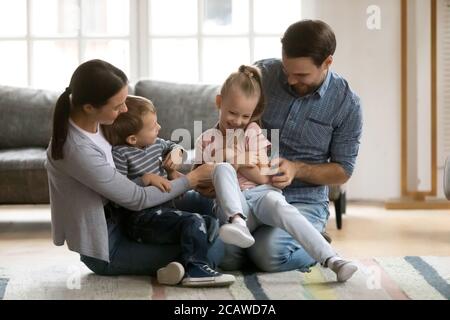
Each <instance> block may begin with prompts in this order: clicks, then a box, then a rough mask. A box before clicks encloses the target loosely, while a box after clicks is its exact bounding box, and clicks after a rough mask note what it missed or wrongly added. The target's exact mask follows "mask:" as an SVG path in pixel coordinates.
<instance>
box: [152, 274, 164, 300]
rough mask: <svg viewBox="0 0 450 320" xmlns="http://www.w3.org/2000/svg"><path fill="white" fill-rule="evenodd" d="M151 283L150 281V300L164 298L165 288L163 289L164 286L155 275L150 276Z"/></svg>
mask: <svg viewBox="0 0 450 320" xmlns="http://www.w3.org/2000/svg"><path fill="white" fill-rule="evenodd" d="M151 283H152V294H151V298H152V300H165V299H166V290H165V289H164V286H162V285H160V284H159V283H158V280H156V278H155V277H152V280H151Z"/></svg>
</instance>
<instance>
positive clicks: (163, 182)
mask: <svg viewBox="0 0 450 320" xmlns="http://www.w3.org/2000/svg"><path fill="white" fill-rule="evenodd" d="M142 181H143V182H144V185H146V186H154V187H157V188H158V189H159V190H161V191H162V192H170V190H171V189H172V185H171V184H170V181H169V180H167V179H166V178H164V177H161V176H159V175H157V174H153V173H146V174H144V175H143V176H142Z"/></svg>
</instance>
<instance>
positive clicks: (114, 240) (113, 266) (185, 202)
mask: <svg viewBox="0 0 450 320" xmlns="http://www.w3.org/2000/svg"><path fill="white" fill-rule="evenodd" d="M175 203H176V206H177V208H178V209H180V210H183V211H191V210H192V211H191V212H199V213H202V214H206V215H211V214H212V211H211V210H212V206H213V203H212V200H210V199H207V198H204V197H202V196H201V195H199V194H198V193H197V192H195V191H189V192H187V193H185V194H184V195H183V197H182V198H181V199H177V200H176V201H175ZM189 209H191V210H189ZM202 210H205V211H202ZM208 210H209V211H208ZM107 224H108V236H109V256H110V262H109V263H108V262H106V261H103V260H99V259H96V258H93V257H88V256H84V255H81V261H82V262H83V263H84V264H85V265H86V266H87V267H88V268H89V269H90V270H92V271H93V272H95V273H96V274H100V275H152V276H154V275H156V271H157V270H158V269H159V268H161V267H164V266H166V265H167V264H168V263H170V262H172V261H180V259H181V254H182V253H181V247H180V245H178V244H148V243H139V242H136V241H133V240H131V239H129V237H127V236H126V234H125V233H124V231H123V230H122V228H121V227H120V225H119V221H118V219H117V217H109V218H108V219H107ZM223 256H224V244H223V242H222V241H221V240H220V239H216V240H215V241H214V242H213V243H212V244H211V246H210V248H209V250H208V253H207V260H208V264H209V265H210V266H211V267H212V268H216V267H217V266H218V265H219V263H220V262H221V260H222V258H223Z"/></svg>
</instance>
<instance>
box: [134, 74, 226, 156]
mask: <svg viewBox="0 0 450 320" xmlns="http://www.w3.org/2000/svg"><path fill="white" fill-rule="evenodd" d="M218 91H219V86H217V85H206V84H179V83H169V82H161V81H154V80H142V81H139V82H137V83H136V85H135V91H134V92H135V94H136V95H138V96H142V97H146V98H148V99H150V100H152V102H153V103H154V105H155V107H156V109H157V111H158V122H159V124H160V125H161V127H162V128H161V131H160V137H161V138H163V139H167V140H175V141H179V138H180V137H179V136H177V135H176V134H175V135H174V136H172V133H173V131H174V130H176V129H179V128H184V129H187V130H188V131H189V133H190V141H185V140H183V141H182V142H180V143H181V144H182V145H183V147H185V148H187V149H190V148H192V147H193V143H194V141H195V138H197V137H194V134H197V135H200V134H201V133H202V132H203V131H205V130H207V129H209V128H211V127H212V126H214V124H215V123H216V122H217V120H218V117H219V115H218V110H217V108H216V106H215V98H216V95H217V93H218ZM194 121H202V127H201V128H199V129H197V130H196V131H195V132H194Z"/></svg>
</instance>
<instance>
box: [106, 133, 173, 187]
mask: <svg viewBox="0 0 450 320" xmlns="http://www.w3.org/2000/svg"><path fill="white" fill-rule="evenodd" d="M176 148H182V147H181V146H180V145H178V144H176V143H174V142H172V141H168V140H163V139H160V138H157V139H156V141H155V143H154V144H152V145H149V146H147V147H146V148H144V149H141V148H136V147H132V146H128V145H119V146H114V147H113V149H112V155H113V159H114V163H115V165H116V168H117V170H118V171H119V172H120V173H122V174H123V175H126V176H127V177H128V178H129V179H130V180H133V181H134V182H136V183H137V184H140V185H141V184H142V183H141V179H140V177H141V176H142V175H144V174H145V173H153V174H158V175H160V176H164V177H165V176H167V173H166V171H165V170H164V168H163V167H162V160H163V159H164V158H165V157H166V155H167V154H168V153H169V152H171V151H172V150H173V149H176Z"/></svg>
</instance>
